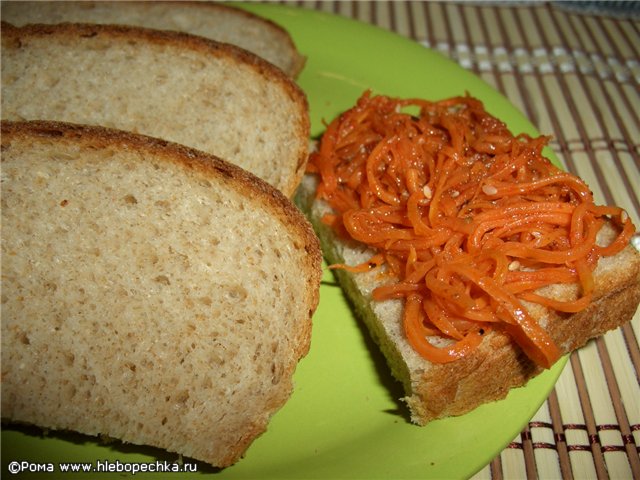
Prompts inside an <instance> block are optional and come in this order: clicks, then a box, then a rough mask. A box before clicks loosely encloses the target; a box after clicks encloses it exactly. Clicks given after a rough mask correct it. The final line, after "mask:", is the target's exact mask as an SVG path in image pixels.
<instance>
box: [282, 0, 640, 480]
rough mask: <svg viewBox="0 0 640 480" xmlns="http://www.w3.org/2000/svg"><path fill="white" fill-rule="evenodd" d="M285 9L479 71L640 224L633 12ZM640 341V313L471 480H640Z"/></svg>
mask: <svg viewBox="0 0 640 480" xmlns="http://www.w3.org/2000/svg"><path fill="white" fill-rule="evenodd" d="M283 3H285V4H287V5H294V6H298V7H302V8H310V9H316V10H323V11H326V12H330V13H334V14H338V15H343V16H346V17H349V18H353V19H357V20H360V21H363V22H368V23H371V24H374V25H377V26H380V27H383V28H386V29H389V30H392V31H394V32H396V33H399V34H401V35H403V36H406V37H408V38H410V39H413V40H414V41H416V42H419V43H420V44H422V45H424V46H425V47H428V48H431V49H435V50H438V51H440V52H441V53H443V54H444V55H446V56H448V57H449V58H451V59H452V60H454V61H456V62H457V63H459V64H460V65H461V66H463V67H464V68H466V69H468V70H471V71H473V72H475V73H476V74H477V75H478V76H479V77H481V78H483V79H484V80H485V81H486V82H488V83H489V84H491V85H493V86H494V87H495V88H496V89H497V90H499V91H500V92H502V93H503V94H504V95H505V96H506V97H507V98H509V100H510V101H511V102H512V103H513V104H514V105H516V106H517V107H518V108H519V109H520V110H521V111H522V112H523V113H524V114H525V115H526V116H527V117H528V118H529V119H530V120H531V121H532V122H533V124H534V125H535V126H536V127H537V128H538V130H539V131H541V132H543V133H547V134H552V135H553V138H554V139H553V141H552V144H551V146H552V147H553V148H554V150H555V152H556V153H557V155H558V157H559V159H560V160H561V161H562V162H563V164H564V166H565V168H566V169H568V170H569V171H571V172H573V173H576V174H578V175H579V176H581V177H582V178H584V179H585V180H586V181H587V182H588V183H589V185H590V186H591V188H592V189H593V191H594V194H595V196H596V199H597V201H598V202H601V203H615V204H617V205H620V206H622V207H624V208H626V210H627V212H628V213H629V215H630V216H631V217H632V218H633V220H634V222H635V224H636V225H640V216H639V214H640V88H639V84H640V20H639V19H638V18H637V17H636V14H637V13H638V11H639V8H638V7H639V6H640V5H639V4H638V3H637V2H610V3H608V4H604V2H568V5H567V4H565V3H567V2H557V3H553V2H552V3H542V2H534V3H526V2H502V3H488V2H466V3H457V2H418V1H412V2H401V1H397V2H395V1H385V2H344V1H341V2H328V1H322V2H293V1H286V2H283ZM583 7H586V8H587V10H582V8H583ZM593 11H596V12H598V14H597V15H594V14H593V13H591V12H593ZM586 12H589V13H586ZM639 338H640V312H638V313H636V316H635V318H634V320H633V321H632V323H631V324H629V325H627V326H625V327H624V328H621V329H619V330H616V331H613V332H610V333H609V334H607V335H606V336H604V337H602V338H600V339H598V340H596V341H593V342H591V343H590V344H588V345H587V346H586V347H584V348H583V349H581V350H580V351H578V352H576V353H574V354H573V355H572V356H571V359H570V362H569V363H568V364H567V367H566V368H565V369H564V371H563V373H562V375H561V377H560V379H559V381H558V383H557V385H556V387H555V390H554V391H553V392H552V393H551V395H550V397H549V399H548V401H547V402H545V404H544V405H543V406H542V407H541V408H540V410H539V411H538V412H537V414H536V415H535V416H534V417H533V419H532V420H531V421H530V422H529V425H528V427H527V428H526V429H525V430H524V431H523V432H522V433H521V434H520V435H519V436H518V437H517V438H514V439H513V441H512V442H511V444H510V445H509V446H508V447H507V448H506V449H505V450H504V451H503V452H502V453H501V454H500V455H499V456H498V457H496V458H495V459H494V460H493V461H492V462H491V463H490V464H489V465H487V466H486V467H485V468H484V469H483V470H482V471H480V472H478V473H477V475H476V476H475V477H474V479H485V478H494V479H500V478H580V479H583V478H616V479H626V478H640V456H639V452H640V381H639V379H640V348H639V346H638V339H639Z"/></svg>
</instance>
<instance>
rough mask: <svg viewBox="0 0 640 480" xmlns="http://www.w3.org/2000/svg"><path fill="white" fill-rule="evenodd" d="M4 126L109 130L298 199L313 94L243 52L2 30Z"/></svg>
mask: <svg viewBox="0 0 640 480" xmlns="http://www.w3.org/2000/svg"><path fill="white" fill-rule="evenodd" d="M1 53H2V118H3V119H5V120H54V121H65V122H71V123H78V124H91V125H101V126H105V127H109V128H117V129H121V130H128V131H132V132H136V133H142V134H145V135H150V136H154V137H158V138H162V139H165V140H169V141H172V142H176V143H180V144H183V145H186V146H189V147H193V148H196V149H199V150H202V151H204V152H207V153H211V154H214V155H216V156H218V157H220V158H224V159H225V160H228V161H231V162H233V163H236V164H237V165H240V166H241V167H243V168H245V169H246V170H249V171H251V172H252V173H254V174H256V175H257V176H259V177H261V178H263V179H264V180H266V181H267V182H269V183H270V184H271V185H273V186H275V187H276V188H278V189H279V190H281V191H283V192H284V193H285V195H287V196H291V195H292V194H293V192H294V190H295V187H296V186H297V185H298V183H299V182H300V178H301V177H302V175H303V173H304V169H305V164H306V160H307V152H308V138H309V112H308V104H307V99H306V96H305V94H304V93H303V92H302V90H301V89H300V88H299V87H298V86H297V85H296V84H295V83H294V82H293V81H292V80H291V79H290V78H289V77H287V76H286V75H285V74H284V73H282V71H280V70H279V69H277V68H275V67H274V66H273V65H271V64H270V63H268V62H266V61H264V60H262V59H261V58H259V57H257V56H255V55H252V54H250V53H248V52H246V51H245V50H241V49H239V48H237V47H234V46H231V45H228V44H222V43H217V42H214V41H213V40H208V39H204V38H202V37H198V36H192V35H187V34H183V33H178V32H169V31H159V30H151V29H144V28H139V27H125V26H113V25H88V24H57V25H30V26H25V27H12V26H10V25H8V24H3V28H2V52H1Z"/></svg>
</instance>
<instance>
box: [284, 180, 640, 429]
mask: <svg viewBox="0 0 640 480" xmlns="http://www.w3.org/2000/svg"><path fill="white" fill-rule="evenodd" d="M316 186H317V177H316V176H314V175H307V176H305V178H304V179H303V181H302V183H301V186H300V188H299V190H298V193H297V196H296V202H297V203H298V205H299V206H300V207H301V208H302V209H303V210H304V211H305V213H306V214H307V216H308V218H310V220H311V222H312V224H313V226H314V228H315V230H316V233H317V234H318V235H319V237H320V242H321V245H322V249H323V252H324V254H325V257H326V259H327V262H328V263H329V264H347V265H358V264H361V263H363V262H366V261H368V260H369V259H370V258H371V256H372V255H373V252H372V250H370V249H367V248H366V247H365V246H363V245H362V244H359V243H358V242H355V241H352V242H347V241H345V240H343V239H342V238H339V237H338V236H337V235H336V234H335V232H334V230H333V229H332V228H331V227H328V226H327V225H326V224H324V223H322V221H321V218H322V216H323V215H324V214H325V213H328V212H330V207H329V206H328V205H327V204H326V203H325V202H323V201H321V200H316V198H315V191H316ZM614 236H615V231H614V230H613V229H612V228H611V227H610V228H603V230H602V231H601V233H600V236H599V238H598V242H599V243H601V244H608V243H609V242H610V241H611V240H612V238H614ZM334 273H335V275H336V276H337V278H338V281H339V282H340V285H341V286H342V288H343V289H344V291H345V293H346V296H347V297H348V298H349V299H350V301H351V304H352V305H353V308H354V310H355V312H356V315H357V316H358V318H360V319H361V320H362V321H363V322H364V324H365V325H366V327H367V328H368V330H369V332H370V333H371V336H372V338H373V339H374V340H375V342H376V343H377V344H378V345H379V347H380V349H381V351H382V352H383V354H384V355H385V357H386V359H387V362H388V364H389V367H390V369H391V371H392V373H393V375H394V377H395V378H396V379H398V380H399V381H400V382H402V384H403V387H404V391H405V394H406V396H405V397H404V398H403V400H404V401H405V402H406V403H407V405H408V407H409V410H410V415H411V419H412V421H413V422H415V423H417V424H419V425H424V424H426V423H428V422H430V421H432V420H435V419H438V418H443V417H448V416H454V415H461V414H464V413H467V412H469V411H470V410H472V409H474V408H476V407H478V406H479V405H481V404H483V403H487V402H491V401H494V400H499V399H502V398H504V397H505V396H506V395H507V393H508V392H509V390H510V389H512V388H514V387H519V386H522V385H524V384H526V383H527V381H528V380H530V379H531V378H533V377H534V376H536V375H537V374H539V373H540V372H541V370H542V369H541V367H538V366H537V365H536V364H535V363H533V361H531V360H530V359H529V358H528V357H527V356H526V355H525V354H524V353H523V352H522V351H521V350H520V348H519V347H517V346H516V344H515V343H514V342H512V341H511V339H510V338H509V337H508V336H507V335H506V334H505V333H500V332H497V331H491V332H490V333H488V334H485V335H484V338H483V341H482V343H481V344H480V346H479V347H478V348H477V350H475V351H474V352H473V354H471V355H468V356H466V357H464V358H463V359H462V360H458V361H455V362H452V363H448V364H434V363H431V362H429V361H427V360H425V359H424V358H422V357H421V356H420V355H419V354H418V353H416V351H415V350H414V349H413V348H412V347H411V345H410V344H409V342H408V341H407V339H406V337H405V334H404V332H403V328H402V321H401V319H402V308H403V306H402V305H403V304H402V301H401V300H387V301H384V302H378V301H375V300H373V299H372V296H371V293H372V291H373V289H374V288H376V287H378V286H380V281H381V280H380V276H379V272H376V271H372V272H367V273H356V274H354V273H350V272H348V271H346V270H342V269H337V270H334ZM594 275H595V282H596V285H595V292H594V296H593V298H594V301H593V302H592V303H591V305H590V306H589V307H588V308H587V309H585V310H583V311H582V312H580V313H577V314H573V315H571V316H566V315H560V314H558V313H556V312H552V311H549V310H547V309H545V308H542V307H540V306H539V305H534V304H529V305H527V307H528V308H529V312H530V314H531V315H532V317H533V318H535V319H536V320H537V321H538V322H539V323H540V324H541V326H542V327H543V328H544V329H545V330H546V331H547V332H549V333H550V335H551V337H552V338H553V340H554V342H555V343H556V344H557V345H558V346H559V347H560V349H561V350H562V352H563V353H568V352H571V351H572V350H575V349H577V348H579V347H581V346H583V345H584V344H585V343H586V342H587V341H588V340H589V339H591V338H593V337H597V336H599V335H601V334H603V333H605V332H606V331H608V330H611V329H614V328H617V327H619V326H620V325H622V324H624V323H626V322H628V321H629V320H630V319H631V317H632V316H633V315H634V313H635V312H636V310H637V308H638V303H639V302H640V253H638V252H637V251H636V250H635V249H634V248H633V247H632V246H630V245H629V246H627V247H626V248H625V249H624V250H623V251H622V252H620V253H619V254H617V255H616V256H613V257H605V258H602V259H601V260H600V262H599V264H598V266H597V269H596V271H595V273H594ZM540 293H541V294H544V295H547V296H549V297H553V298H557V299H565V300H568V299H570V298H571V297H575V296H576V294H577V293H578V292H577V288H573V286H567V285H562V286H557V285H551V286H549V287H546V290H542V291H541V292H540Z"/></svg>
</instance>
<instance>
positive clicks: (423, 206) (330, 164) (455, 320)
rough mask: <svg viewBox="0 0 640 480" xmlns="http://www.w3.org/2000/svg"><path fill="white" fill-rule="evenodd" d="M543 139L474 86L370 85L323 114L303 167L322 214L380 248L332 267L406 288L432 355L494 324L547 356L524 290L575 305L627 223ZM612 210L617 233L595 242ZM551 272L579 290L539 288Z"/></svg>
mask: <svg viewBox="0 0 640 480" xmlns="http://www.w3.org/2000/svg"><path fill="white" fill-rule="evenodd" d="M547 141H548V138H546V137H542V136H541V137H537V138H532V137H530V136H528V135H525V134H521V135H517V136H514V135H512V134H511V133H510V131H509V130H508V129H507V127H506V126H505V124H504V123H503V122H501V121H500V120H498V119H496V118H495V117H493V116H491V115H490V114H489V113H487V112H486V111H485V109H484V106H483V104H482V103H481V102H480V101H479V100H477V99H475V98H473V97H470V96H461V97H455V98H450V99H447V100H443V101H438V102H430V101H426V100H419V99H394V98H389V97H386V96H380V95H379V96H374V95H372V94H371V92H368V91H367V92H365V93H364V94H363V95H362V96H361V98H360V99H359V100H358V102H357V104H356V105H355V106H354V107H353V108H351V109H350V110H348V111H346V112H344V113H343V114H342V115H340V116H339V117H338V118H336V119H335V120H333V121H332V122H331V123H329V124H328V125H327V128H326V131H325V133H324V134H323V136H322V138H321V140H320V142H319V145H318V149H317V150H316V151H314V153H313V154H312V155H311V158H310V162H309V167H308V171H309V172H313V173H317V174H318V175H319V177H320V184H319V186H318V190H317V197H318V198H321V199H323V200H325V201H326V202H328V204H329V205H330V206H331V208H332V210H333V212H332V213H331V214H327V215H325V216H324V217H323V219H322V221H323V222H324V223H325V224H328V225H330V226H331V227H333V228H334V229H335V230H336V231H337V232H339V233H340V234H341V235H348V236H350V237H351V238H353V239H355V240H357V241H359V242H362V243H364V244H366V245H368V246H370V247H372V248H373V249H374V252H375V253H374V254H373V256H372V258H371V259H370V260H369V261H367V262H365V263H363V264H361V265H355V266H348V265H333V266H332V268H344V269H347V270H350V271H353V272H363V271H369V270H371V269H373V268H379V267H383V266H384V268H379V270H380V271H383V272H384V275H388V276H390V277H391V279H393V281H390V282H381V286H379V287H378V288H376V289H375V290H374V291H373V298H374V300H376V301H382V300H387V299H403V300H404V309H403V312H404V313H403V320H402V321H403V325H404V331H405V334H406V336H407V339H408V341H409V342H410V344H411V345H412V346H413V348H414V349H415V350H416V351H417V352H418V353H419V354H420V355H422V356H423V357H424V358H426V359H428V360H430V361H432V362H436V363H446V362H451V361H454V360H457V359H459V358H462V357H464V356H465V355H468V354H469V353H471V352H473V351H474V349H475V348H476V347H477V346H478V345H479V344H480V342H481V340H482V336H483V335H484V334H485V333H486V332H488V331H490V330H492V329H499V330H501V331H504V332H507V333H508V334H509V335H510V336H511V338H512V339H513V340H514V341H515V342H516V343H517V344H518V345H519V346H520V347H521V348H522V350H523V351H524V352H525V353H526V354H527V355H528V356H529V357H530V358H531V359H532V360H533V361H534V362H536V363H537V364H538V365H541V366H542V367H545V368H549V367H550V366H551V365H553V364H554V363H555V362H556V360H558V358H559V357H560V355H561V352H560V350H559V348H558V347H557V346H556V345H555V343H554V341H553V340H552V338H551V337H550V336H549V334H548V333H547V332H546V331H545V330H544V329H543V328H542V327H541V326H540V325H539V324H538V323H537V321H536V320H535V319H534V318H533V317H532V316H531V315H530V314H529V313H528V310H527V308H525V306H524V304H523V302H533V303H537V304H540V305H543V306H545V307H548V308H551V309H554V310H556V311H560V312H578V311H580V310H582V309H584V308H585V307H586V306H587V305H588V304H589V302H590V300H591V295H592V292H593V289H594V280H593V274H592V272H593V270H594V268H595V266H596V263H597V262H598V259H599V258H600V257H602V256H607V255H614V254H616V253H617V252H619V251H620V250H622V249H623V248H624V247H625V246H626V245H627V243H628V242H629V239H630V237H631V235H632V234H633V233H634V231H635V227H634V225H633V224H632V222H631V220H630V219H629V217H628V215H627V214H626V212H625V211H624V210H622V209H621V208H618V207H608V206H597V205H595V204H594V201H593V195H592V193H591V191H590V190H589V188H588V187H587V185H586V184H585V183H584V182H583V181H582V180H580V179H579V178H577V177H576V176H574V175H571V174H569V173H566V172H563V171H561V170H560V169H558V168H557V167H555V166H554V165H553V164H552V163H551V162H550V161H549V160H548V159H547V158H545V157H544V156H543V155H542V149H543V147H544V146H545V145H546V144H547ZM607 219H609V220H611V221H613V222H614V223H615V224H616V225H618V226H619V233H618V236H617V238H615V240H614V241H613V242H612V243H610V244H609V245H607V246H599V245H597V244H596V235H597V233H598V231H599V230H600V228H601V226H602V225H603V224H604V223H605V221H607ZM550 284H578V285H579V287H580V288H579V290H580V295H579V296H578V298H577V299H575V300H571V301H561V300H553V299H550V298H545V297H544V296H541V295H540V294H539V293H537V290H538V289H540V288H541V287H544V286H546V285H550ZM429 337H441V338H442V337H444V338H446V339H449V340H448V341H447V342H445V343H446V344H445V345H444V346H443V345H442V342H440V344H438V345H436V344H434V343H432V342H430V341H429Z"/></svg>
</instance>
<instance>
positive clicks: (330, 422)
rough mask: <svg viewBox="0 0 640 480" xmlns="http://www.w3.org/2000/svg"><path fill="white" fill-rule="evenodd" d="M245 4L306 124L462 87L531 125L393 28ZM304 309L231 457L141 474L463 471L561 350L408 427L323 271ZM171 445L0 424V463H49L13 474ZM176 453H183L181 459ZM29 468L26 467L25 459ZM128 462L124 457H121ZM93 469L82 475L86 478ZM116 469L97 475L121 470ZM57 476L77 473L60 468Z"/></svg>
mask: <svg viewBox="0 0 640 480" xmlns="http://www.w3.org/2000/svg"><path fill="white" fill-rule="evenodd" d="M245 8H247V9H248V10H251V11H253V12H255V13H258V14H260V15H263V16H265V17H268V18H270V19H272V20H274V21H276V22H277V23H279V24H281V25H282V26H283V27H285V28H286V29H287V30H288V31H289V32H290V33H291V35H292V36H293V38H294V40H295V42H296V44H297V46H298V48H299V49H300V50H301V51H302V52H303V53H304V55H306V56H307V63H306V66H305V69H304V71H303V73H302V74H301V76H300V77H299V83H300V85H301V86H302V88H303V89H304V90H305V92H306V93H307V95H308V99H309V105H310V110H311V119H312V133H313V135H317V134H319V133H321V132H322V130H323V123H322V121H323V120H330V119H332V118H333V117H334V116H335V115H336V114H338V113H339V112H341V111H342V110H344V109H346V108H349V107H350V106H351V105H353V103H354V102H355V100H356V99H357V98H358V97H359V96H360V95H361V93H362V92H363V91H364V90H365V89H368V88H371V89H372V90H373V91H374V92H376V93H383V94H387V95H395V96H403V97H409V96H417V97H422V98H428V99H439V98H445V97H448V96H454V95H460V94H464V93H465V92H469V93H470V94H472V95H474V96H475V97H478V98H480V99H481V100H483V101H484V102H485V106H486V107H487V109H488V110H489V111H491V112H492V113H493V114H495V115H497V116H498V117H500V118H501V119H503V120H505V121H506V122H507V123H508V124H509V126H510V127H511V129H512V130H513V131H514V132H523V131H526V132H529V133H535V130H534V128H533V127H532V126H531V124H530V123H529V122H528V121H527V119H526V118H524V117H523V116H522V115H521V114H520V113H519V112H518V110H517V109H516V108H514V107H513V106H512V105H511V104H510V103H509V102H508V101H507V100H506V99H505V98H504V97H502V96H501V95H500V94H499V93H497V92H496V91H495V90H493V89H492V88H491V87H490V86H488V85H487V84H486V83H484V82H483V81H482V80H480V79H479V78H477V77H475V76H474V75H472V74H471V73H469V72H467V71H465V70H463V69H462V68H460V67H459V66H457V65H456V64H454V63H452V62H451V61H449V60H448V59H446V58H445V57H443V56H441V55H440V54H439V53H436V52H433V51H430V50H428V49H426V48H424V47H422V46H421V45H419V44H417V43H415V42H411V41H409V40H407V39H404V38H402V37H400V36H397V35H395V34H392V33H390V32H387V31H385V30H381V29H378V28H375V27H372V26H370V25H366V24H363V23H358V22H354V21H352V20H348V19H345V18H342V17H338V16H333V15H328V14H324V13H320V12H315V11H311V10H305V9H295V8H289V7H285V6H281V5H275V4H247V5H245ZM320 294H321V301H320V306H319V308H318V310H317V313H316V315H315V316H314V330H313V339H312V347H311V351H310V353H309V355H308V356H307V357H306V358H305V359H304V360H303V361H302V362H301V363H300V365H299V367H298V370H297V372H296V374H295V392H294V394H293V396H292V397H291V399H290V400H289V402H288V403H287V404H286V405H285V406H284V408H282V410H280V411H279V412H278V413H277V414H276V415H275V416H274V417H273V420H272V422H271V423H270V425H269V429H268V431H267V432H266V433H265V434H264V435H262V436H261V437H260V438H258V439H257V440H256V441H255V442H254V443H253V444H252V445H251V447H250V448H249V450H248V451H247V452H246V455H245V457H244V458H243V459H242V460H241V461H240V462H238V463H237V464H236V465H234V466H232V467H230V468H227V469H225V470H222V471H217V470H213V469H210V468H208V467H207V466H205V465H203V464H200V463H199V464H198V474H186V475H184V474H176V475H173V476H172V475H170V474H164V475H155V474H142V473H138V474H137V475H136V477H142V478H202V474H203V473H204V474H208V475H209V476H211V477H212V478H218V479H220V480H222V479H247V478H260V479H285V478H298V479H300V478H326V479H329V478H330V479H339V478H368V479H373V478H385V479H386V478H423V479H424V478H466V477H469V476H471V475H473V474H474V473H475V472H477V471H478V470H480V469H482V468H483V467H484V466H485V465H486V464H487V463H489V462H490V461H491V460H492V459H493V458H494V457H495V456H496V455H498V454H499V453H500V452H501V451H502V449H503V448H505V447H506V446H507V445H508V443H509V442H510V441H511V440H513V439H514V438H515V437H516V436H517V435H518V433H519V432H520V431H521V430H522V428H523V427H524V426H525V425H526V424H527V422H528V421H529V419H530V418H531V417H532V416H533V415H534V414H535V412H536V411H537V409H538V408H539V406H540V405H541V404H542V403H543V402H544V401H545V399H546V398H547V396H548V394H549V392H550V391H551V389H552V388H553V386H554V384H555V382H556V380H557V378H558V376H559V375H560V373H561V371H562V368H563V367H564V365H565V363H566V358H565V359H563V360H562V361H560V362H558V364H557V365H556V366H554V367H553V368H552V369H551V370H549V371H547V372H545V373H543V374H542V375H540V376H538V377H537V378H535V379H534V380H533V381H531V382H530V383H529V384H528V385H527V386H526V387H523V388H519V389H515V390H513V391H512V392H511V393H510V394H509V396H508V397H507V398H506V399H505V400H503V401H500V402H495V403H492V404H488V405H484V406H482V407H480V408H478V409H477V410H475V411H473V412H471V413H469V414H467V415H464V416H461V417H456V418H448V419H444V420H440V421H435V422H432V423H430V424H429V425H427V426H425V427H418V426H415V425H412V424H411V423H410V422H409V421H408V413H407V411H406V409H405V407H404V405H403V404H402V403H401V402H399V401H398V400H397V399H398V398H399V397H401V396H402V395H403V394H402V391H401V388H400V385H399V384H398V383H396V382H395V381H394V380H393V379H392V378H391V376H390V374H389V371H388V369H387V367H386V365H385V362H384V359H383V358H382V357H381V355H380V353H379V352H378V350H377V348H376V347H375V345H373V344H372V343H371V341H370V339H369V337H368V335H367V333H366V331H364V330H363V328H362V327H361V326H360V324H359V323H358V321H357V320H356V319H355V318H354V316H353V314H352V312H351V310H350V309H349V307H348V305H347V303H346V302H345V299H344V297H343V295H342V292H341V290H340V289H339V287H337V286H336V285H335V283H334V281H333V278H332V276H331V274H330V273H329V272H325V277H324V282H323V285H322V287H321V292H320ZM176 458H177V456H176V455H174V454H168V453H166V452H163V451H160V450H156V449H152V448H148V447H138V446H134V445H122V444H120V443H112V444H104V443H101V442H100V441H98V440H96V439H94V438H91V437H85V436H82V435H74V434H61V433H56V432H49V433H48V434H42V433H41V432H40V431H39V430H37V429H29V428H20V427H15V426H5V428H4V430H3V432H2V471H1V473H0V475H1V476H4V475H6V474H7V473H8V466H9V462H12V461H35V462H39V463H40V464H43V465H44V467H43V468H48V465H46V463H47V462H50V463H51V464H52V465H51V468H53V469H54V470H55V472H57V474H56V473H42V474H37V475H36V474H32V473H29V472H23V473H21V474H20V475H16V477H15V478H27V477H39V478H47V479H52V478H61V477H64V476H63V475H61V474H60V473H59V467H58V462H63V461H64V462H69V461H81V462H89V463H93V464H94V466H95V465H96V462H97V461H98V460H99V461H102V462H104V461H105V460H109V461H111V462H114V463H113V464H115V462H116V460H118V461H120V462H121V467H120V468H121V469H123V468H125V467H124V466H123V465H125V464H127V463H131V462H155V461H156V460H162V461H164V460H168V461H174V460H175V459H176ZM185 461H188V460H185ZM32 468H35V467H32ZM127 468H131V466H130V465H129V466H127ZM95 475H96V474H94V475H93V478H98V477H96V476H95ZM123 476H127V474H126V473H125V474H123V473H122V472H113V473H100V474H99V478H101V479H105V480H106V479H109V478H123ZM65 478H87V476H86V475H82V474H68V475H67V476H66V477H65Z"/></svg>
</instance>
